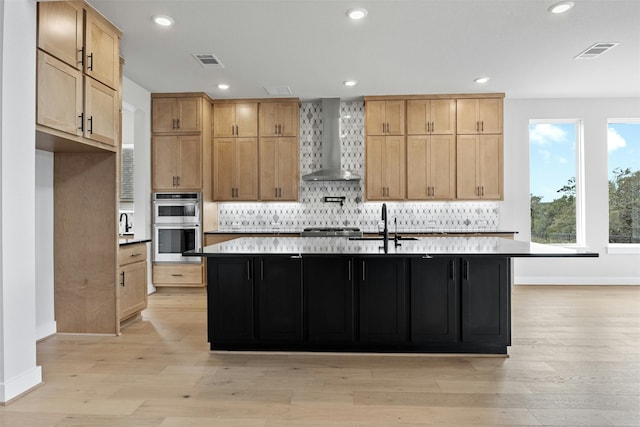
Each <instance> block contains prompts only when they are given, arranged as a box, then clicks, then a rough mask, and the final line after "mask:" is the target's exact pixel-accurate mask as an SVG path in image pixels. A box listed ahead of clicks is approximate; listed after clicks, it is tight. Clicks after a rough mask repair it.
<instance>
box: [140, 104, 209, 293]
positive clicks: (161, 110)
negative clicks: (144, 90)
mask: <svg viewBox="0 0 640 427" xmlns="http://www.w3.org/2000/svg"><path fill="white" fill-rule="evenodd" d="M151 110H152V113H151V114H152V115H151V131H152V138H151V163H152V164H151V186H152V189H153V191H154V192H183V191H197V192H200V193H201V194H202V227H201V233H203V234H204V230H208V229H211V228H212V227H211V225H210V224H209V222H210V221H212V220H213V219H214V218H215V217H216V213H215V209H216V206H215V204H213V202H212V201H213V193H212V177H211V171H212V163H211V158H212V156H211V152H212V141H211V115H212V112H211V110H212V108H211V99H210V98H209V97H208V96H207V95H206V94H204V93H191V92H189V93H153V94H151ZM201 237H202V239H204V235H202V236H201ZM152 281H153V284H154V286H156V287H157V288H162V287H203V286H204V282H205V280H204V276H203V264H202V263H153V266H152Z"/></svg>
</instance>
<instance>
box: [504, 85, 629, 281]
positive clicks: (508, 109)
mask: <svg viewBox="0 0 640 427" xmlns="http://www.w3.org/2000/svg"><path fill="white" fill-rule="evenodd" d="M504 111H505V115H504V123H505V129H504V176H505V199H504V202H503V203H502V206H501V208H500V216H501V218H500V226H501V228H502V229H505V230H516V231H518V232H519V234H518V235H517V237H516V238H517V239H518V240H525V241H528V240H530V237H531V231H530V216H529V208H530V205H529V194H530V189H529V120H531V119H580V120H582V123H583V126H584V159H585V193H586V198H585V212H586V215H585V216H586V218H585V220H586V223H585V228H586V246H587V247H588V248H589V249H590V250H591V251H594V252H598V253H599V255H600V256H599V258H589V259H571V258H561V259H549V258H540V259H518V260H516V261H515V283H517V284H564V283H571V284H574V283H575V284H640V255H638V254H637V253H636V254H610V253H607V248H608V245H609V243H608V240H609V210H608V206H609V201H608V200H609V198H608V175H607V120H608V119H613V118H638V117H640V98H616V99H508V98H507V99H505V109H504Z"/></svg>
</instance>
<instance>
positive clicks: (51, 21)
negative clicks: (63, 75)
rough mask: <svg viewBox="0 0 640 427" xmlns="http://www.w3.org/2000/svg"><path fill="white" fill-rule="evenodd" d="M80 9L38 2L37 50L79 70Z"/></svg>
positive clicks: (80, 57)
mask: <svg viewBox="0 0 640 427" xmlns="http://www.w3.org/2000/svg"><path fill="white" fill-rule="evenodd" d="M83 23H84V20H83V9H82V6H81V5H80V4H79V3H76V2H66V1H55V2H40V3H38V47H39V48H40V49H42V50H44V51H46V52H48V53H49V54H50V55H51V56H53V57H55V58H57V59H59V60H61V61H63V62H65V63H66V64H67V65H70V66H71V67H73V68H76V69H78V70H82V58H83V55H82V50H83Z"/></svg>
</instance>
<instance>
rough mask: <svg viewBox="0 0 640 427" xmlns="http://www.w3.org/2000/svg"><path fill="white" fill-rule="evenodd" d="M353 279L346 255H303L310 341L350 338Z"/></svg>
mask: <svg viewBox="0 0 640 427" xmlns="http://www.w3.org/2000/svg"><path fill="white" fill-rule="evenodd" d="M353 282H354V281H353V260H352V259H351V258H349V257H338V256H337V257H314V256H310V257H305V258H304V272H303V280H302V283H303V284H304V288H303V289H304V304H305V308H306V321H307V338H308V340H309V341H310V342H314V343H338V342H340V343H345V342H352V341H353V340H354V312H353V293H354V286H353Z"/></svg>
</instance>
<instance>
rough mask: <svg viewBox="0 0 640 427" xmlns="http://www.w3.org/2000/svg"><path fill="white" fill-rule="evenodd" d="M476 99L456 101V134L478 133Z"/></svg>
mask: <svg viewBox="0 0 640 427" xmlns="http://www.w3.org/2000/svg"><path fill="white" fill-rule="evenodd" d="M479 108H480V107H479V104H478V100H477V99H458V100H457V101H456V110H457V114H456V116H457V117H456V127H457V129H458V134H476V133H479V132H480V123H479V120H480V113H479V111H478V109H479Z"/></svg>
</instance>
